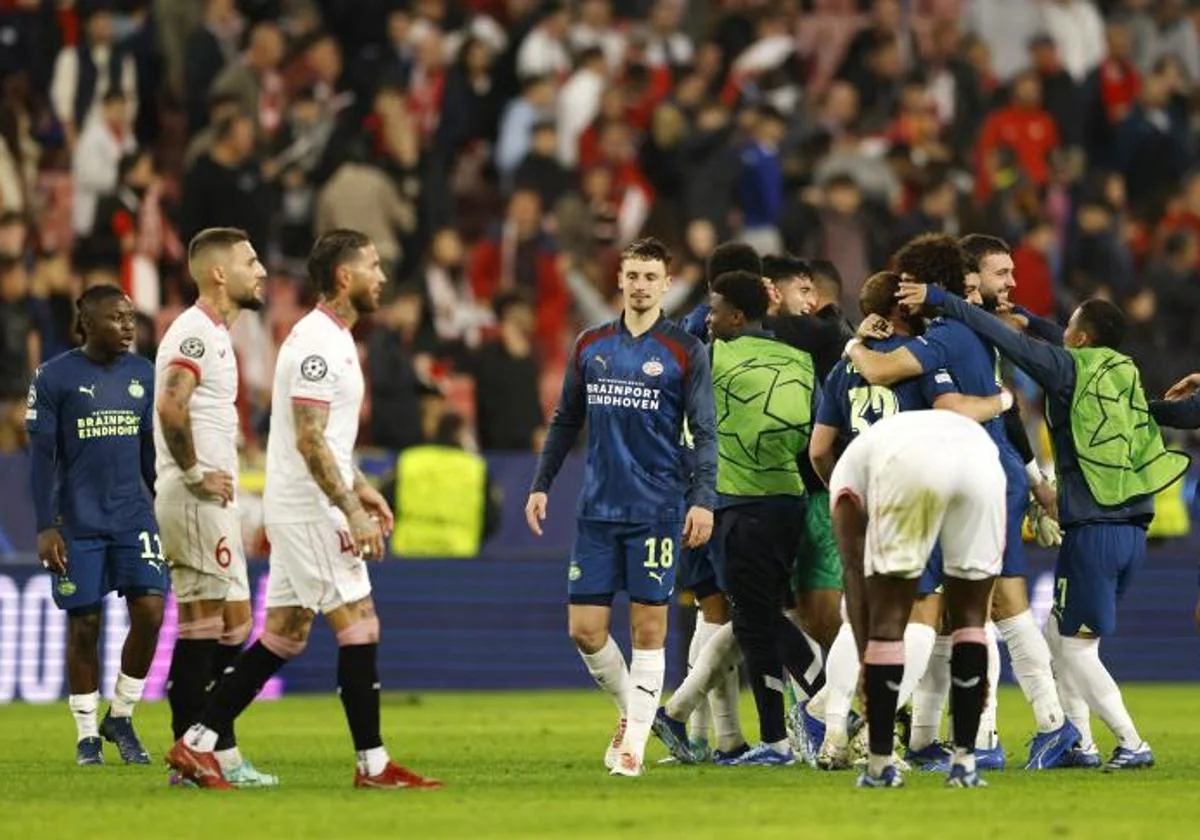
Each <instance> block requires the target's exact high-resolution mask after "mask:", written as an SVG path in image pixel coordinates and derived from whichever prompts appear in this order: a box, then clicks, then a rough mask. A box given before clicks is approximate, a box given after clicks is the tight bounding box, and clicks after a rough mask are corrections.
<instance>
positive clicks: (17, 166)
mask: <svg viewBox="0 0 1200 840" xmlns="http://www.w3.org/2000/svg"><path fill="white" fill-rule="evenodd" d="M30 128H31V126H30V122H29V112H28V111H26V109H25V108H23V107H20V106H19V105H18V104H17V103H15V102H3V103H0V212H18V213H22V212H30V211H32V210H34V209H35V208H34V202H33V198H34V188H35V187H36V186H37V177H38V164H39V163H40V161H41V155H42V148H41V145H40V144H39V143H38V142H37V140H35V139H33V134H32V132H31V131H30Z"/></svg>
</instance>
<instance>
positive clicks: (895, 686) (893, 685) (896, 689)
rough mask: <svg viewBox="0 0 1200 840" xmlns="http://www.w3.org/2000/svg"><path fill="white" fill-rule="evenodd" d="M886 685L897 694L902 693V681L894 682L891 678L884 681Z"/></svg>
mask: <svg viewBox="0 0 1200 840" xmlns="http://www.w3.org/2000/svg"><path fill="white" fill-rule="evenodd" d="M884 685H886V686H887V690H888V691H894V692H896V693H897V694H899V693H900V683H895V682H892V681H891V680H888V681H886V682H885V683H884Z"/></svg>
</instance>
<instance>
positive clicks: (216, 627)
mask: <svg viewBox="0 0 1200 840" xmlns="http://www.w3.org/2000/svg"><path fill="white" fill-rule="evenodd" d="M221 628H222V622H221V616H219V615H210V616H205V617H203V618H195V619H192V620H191V621H181V622H179V629H178V630H177V632H176V635H177V637H178V638H180V639H219V638H221Z"/></svg>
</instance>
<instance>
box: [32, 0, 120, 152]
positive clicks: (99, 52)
mask: <svg viewBox="0 0 1200 840" xmlns="http://www.w3.org/2000/svg"><path fill="white" fill-rule="evenodd" d="M109 93H121V94H123V95H124V97H125V102H126V104H127V105H128V107H127V109H126V111H125V113H124V117H125V120H126V124H125V125H124V126H123V128H124V129H125V130H128V127H129V126H131V125H132V124H133V120H134V117H135V116H136V114H137V71H136V70H135V68H134V63H133V58H132V57H131V56H130V55H129V54H128V53H126V52H125V50H124V49H122V48H121V47H120V46H119V45H118V44H117V43H116V42H115V39H114V38H113V19H112V15H111V14H110V13H109V12H107V11H104V10H102V9H101V10H97V11H94V12H92V14H90V15H89V16H88V18H87V34H86V37H85V38H84V39H83V40H82V41H80V42H79V44H77V45H75V46H66V47H63V48H62V49H61V50H59V53H58V58H57V60H56V61H55V62H54V81H53V82H52V83H51V86H50V101H51V103H52V104H53V107H54V115H55V116H56V117H57V118H58V121H59V123H60V124H61V125H62V127H63V130H64V131H65V132H66V138H67V146H68V148H71V147H73V146H74V145H75V140H76V139H77V138H78V137H79V136H80V135H81V134H82V133H83V131H84V130H85V129H86V128H87V126H88V123H89V122H91V121H92V119H93V118H94V117H96V116H98V115H99V112H100V110H101V103H105V102H107V95H108V94H109Z"/></svg>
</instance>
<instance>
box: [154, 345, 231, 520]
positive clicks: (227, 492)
mask: <svg viewBox="0 0 1200 840" xmlns="http://www.w3.org/2000/svg"><path fill="white" fill-rule="evenodd" d="M184 343H185V344H186V343H187V342H186V340H185V342H184ZM201 375H202V374H201V372H200V368H199V367H198V366H197V365H196V364H195V363H194V362H192V361H189V360H186V359H181V360H179V362H178V363H176V362H172V363H171V364H170V366H169V367H168V368H167V372H166V377H165V379H164V380H163V389H162V392H161V393H159V394H158V395H157V397H156V399H155V402H154V409H155V420H156V422H157V423H158V425H159V429H160V430H161V431H162V436H163V440H164V441H166V444H167V449H168V450H169V451H170V453H171V457H172V458H174V459H175V463H176V464H178V465H179V469H181V470H182V471H183V480H184V483H185V484H186V485H187V488H188V489H189V490H190V491H192V493H194V494H195V495H197V496H199V497H200V498H213V499H220V500H221V501H222V502H225V503H228V502H231V501H233V476H231V475H229V474H228V473H226V472H223V471H221V470H211V471H209V472H204V471H202V470H201V469H200V464H199V462H198V461H197V459H196V445H195V442H194V440H193V436H192V415H191V410H190V408H189V406H190V405H191V400H192V392H193V391H195V390H196V386H197V385H199V384H200V376H201Z"/></svg>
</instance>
